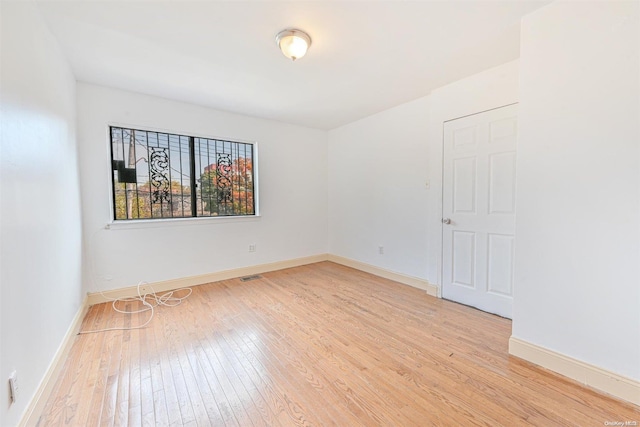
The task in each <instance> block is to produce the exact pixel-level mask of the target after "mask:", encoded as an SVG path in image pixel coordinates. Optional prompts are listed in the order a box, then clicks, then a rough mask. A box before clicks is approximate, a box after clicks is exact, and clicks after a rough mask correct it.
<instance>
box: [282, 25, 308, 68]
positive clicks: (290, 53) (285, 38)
mask: <svg viewBox="0 0 640 427" xmlns="http://www.w3.org/2000/svg"><path fill="white" fill-rule="evenodd" d="M276 43H278V47H280V50H281V51H282V54H283V55H284V56H286V57H287V58H289V59H291V60H292V61H295V60H296V59H300V58H302V57H303V56H304V55H305V54H306V53H307V49H309V46H311V37H309V34H307V33H305V32H304V31H302V30H297V29H295V28H287V29H286V30H282V31H280V32H279V33H278V35H277V36H276Z"/></svg>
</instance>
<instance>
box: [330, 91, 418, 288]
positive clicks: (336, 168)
mask: <svg viewBox="0 0 640 427" xmlns="http://www.w3.org/2000/svg"><path fill="white" fill-rule="evenodd" d="M428 118H429V99H428V97H424V98H420V99H418V100H416V101H413V102H409V103H406V104H403V105H401V106H399V107H396V108H392V109H390V110H386V111H384V112H382V113H379V114H375V115H373V116H370V117H367V118H365V119H362V120H359V121H357V122H354V123H351V124H349V125H346V126H343V127H340V128H338V129H335V130H332V131H330V132H329V138H328V141H329V171H328V181H329V252H330V253H331V254H334V255H339V256H342V257H346V258H350V259H353V260H356V261H360V262H365V263H367V264H371V265H375V266H377V267H380V268H385V269H387V270H391V271H395V272H398V273H403V274H406V275H409V276H414V277H418V278H425V275H426V265H425V255H426V248H427V240H426V238H427V234H426V214H427V200H426V193H427V190H426V187H425V182H426V180H427V170H426V158H427V133H428ZM381 245H382V246H384V255H380V254H379V253H378V246H381Z"/></svg>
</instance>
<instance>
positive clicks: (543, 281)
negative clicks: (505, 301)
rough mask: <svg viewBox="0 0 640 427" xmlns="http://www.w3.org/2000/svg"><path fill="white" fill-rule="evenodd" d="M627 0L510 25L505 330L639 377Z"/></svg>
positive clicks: (637, 180)
mask: <svg viewBox="0 0 640 427" xmlns="http://www.w3.org/2000/svg"><path fill="white" fill-rule="evenodd" d="M638 20H639V18H638V3H637V2H633V3H632V2H626V3H625V2H592V3H585V2H578V3H574V2H568V3H564V2H559V3H554V4H551V5H550V6H547V7H545V8H543V9H540V10H539V11H537V12H535V13H533V14H530V15H527V16H526V17H525V19H524V20H523V25H522V46H521V58H520V65H521V73H520V76H521V77H520V129H519V142H518V144H519V147H518V150H519V151H518V165H517V167H518V178H517V188H518V200H517V225H516V233H517V243H516V245H517V246H516V247H517V249H516V254H517V256H516V267H515V295H514V297H515V298H514V318H513V336H514V337H516V338H519V339H522V340H525V341H528V342H530V343H533V344H535V345H538V346H542V347H546V348H548V349H551V350H554V351H557V352H560V353H563V354H565V355H568V356H571V357H574V358H576V359H579V360H582V361H585V362H587V363H590V364H593V365H596V366H599V367H602V368H604V369H608V370H610V371H613V372H616V373H618V374H621V375H624V376H627V377H630V378H633V379H636V380H640V263H639V260H640V129H639V127H640V109H639V105H638V104H639V94H640V86H639V76H640V69H639V66H638V62H639V59H638V56H639V52H640V46H639V41H640V34H639V25H638V22H639V21H638Z"/></svg>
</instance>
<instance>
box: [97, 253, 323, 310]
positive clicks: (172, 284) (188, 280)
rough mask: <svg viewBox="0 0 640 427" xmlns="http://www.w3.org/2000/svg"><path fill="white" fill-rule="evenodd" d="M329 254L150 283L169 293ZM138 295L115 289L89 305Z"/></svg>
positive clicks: (133, 290) (309, 261)
mask: <svg viewBox="0 0 640 427" xmlns="http://www.w3.org/2000/svg"><path fill="white" fill-rule="evenodd" d="M327 258H328V255H327V254H319V255H313V256H308V257H304V258H294V259H290V260H286V261H278V262H272V263H269V264H259V265H253V266H250V267H242V268H234V269H232V270H223V271H218V272H215V273H208V274H202V275H199V276H190V277H184V278H181V279H173V280H165V281H162V282H154V283H148V284H147V285H149V286H150V287H153V290H154V291H155V292H167V291H171V290H174V289H179V288H185V287H190V286H197V285H203V284H205V283H211V282H218V281H220V280H228V279H235V278H236V277H244V276H251V275H253V274H261V273H267V272H269V271H276V270H282V269H285V268H292V267H299V266H301V265H307V264H313V263H316V262H321V261H327ZM147 290H148V288H145V287H144V286H141V291H143V292H145V291H147ZM137 295H138V287H137V286H129V287H126V288H119V289H113V290H109V291H104V292H94V293H90V294H89V295H88V298H89V305H94V304H100V303H102V302H108V301H111V300H112V299H114V298H126V297H133V296H137Z"/></svg>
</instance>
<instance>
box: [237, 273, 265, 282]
mask: <svg viewBox="0 0 640 427" xmlns="http://www.w3.org/2000/svg"><path fill="white" fill-rule="evenodd" d="M256 279H262V276H259V275H257V274H256V275H254V276H245V277H241V278H240V281H241V282H248V281H249V280H256Z"/></svg>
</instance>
